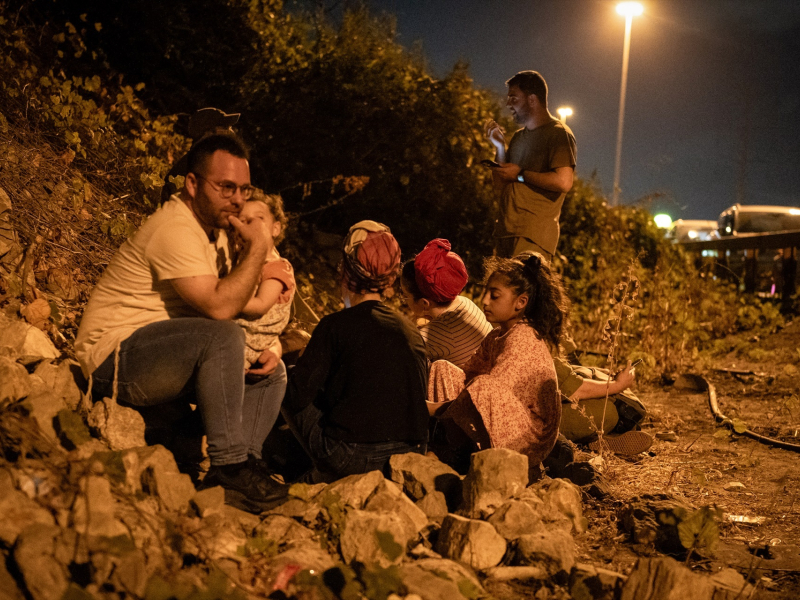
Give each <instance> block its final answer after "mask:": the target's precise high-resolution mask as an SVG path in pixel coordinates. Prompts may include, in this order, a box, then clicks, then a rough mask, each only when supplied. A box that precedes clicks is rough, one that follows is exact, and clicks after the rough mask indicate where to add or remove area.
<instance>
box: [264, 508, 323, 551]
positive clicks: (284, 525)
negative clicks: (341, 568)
mask: <svg viewBox="0 0 800 600" xmlns="http://www.w3.org/2000/svg"><path fill="white" fill-rule="evenodd" d="M253 533H254V535H257V536H260V537H263V538H265V539H268V540H273V541H275V542H276V543H278V544H282V543H288V544H289V545H297V544H299V543H302V542H308V541H313V540H314V539H315V538H316V534H315V533H314V532H313V531H312V530H311V529H309V528H308V527H303V526H302V525H301V524H300V523H298V522H297V521H295V520H294V519H290V518H289V517H284V516H283V515H269V516H267V517H266V518H265V519H264V520H263V521H261V522H260V523H259V524H258V525H257V526H256V527H255V530H254V531H253Z"/></svg>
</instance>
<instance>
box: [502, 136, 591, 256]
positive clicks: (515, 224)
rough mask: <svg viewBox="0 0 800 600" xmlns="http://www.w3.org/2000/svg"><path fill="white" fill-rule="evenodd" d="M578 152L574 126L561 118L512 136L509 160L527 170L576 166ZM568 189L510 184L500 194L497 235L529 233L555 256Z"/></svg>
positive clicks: (536, 242) (519, 235)
mask: <svg viewBox="0 0 800 600" xmlns="http://www.w3.org/2000/svg"><path fill="white" fill-rule="evenodd" d="M576 154H577V149H576V144H575V136H574V135H572V130H570V128H569V127H567V126H566V125H565V124H564V123H562V122H561V121H558V120H553V121H550V122H549V123H545V124H544V125H540V126H539V127H537V128H536V129H527V128H525V127H523V128H522V129H520V130H519V131H517V132H516V133H515V134H514V137H512V138H511V143H510V144H509V145H508V152H507V154H506V160H507V161H508V162H509V163H513V164H515V165H519V167H520V168H521V169H522V170H523V171H534V172H536V173H547V172H549V171H553V170H555V169H558V168H559V167H572V168H573V169H574V168H575V164H576V163H575V157H576ZM565 197H566V193H563V192H554V191H550V190H546V189H544V188H540V187H536V186H535V185H530V184H528V183H521V182H516V181H515V182H512V183H508V184H506V186H505V187H504V188H503V192H502V195H501V198H500V218H499V219H498V220H497V224H496V226H495V232H494V236H495V237H497V238H504V237H525V238H528V239H529V240H531V241H532V242H534V243H535V244H536V245H537V246H539V247H540V248H541V249H542V250H544V251H545V252H547V253H549V254H550V255H551V256H552V255H553V254H555V251H556V244H557V243H558V235H559V233H560V228H559V225H558V218H559V216H560V215H561V206H562V204H564V198H565Z"/></svg>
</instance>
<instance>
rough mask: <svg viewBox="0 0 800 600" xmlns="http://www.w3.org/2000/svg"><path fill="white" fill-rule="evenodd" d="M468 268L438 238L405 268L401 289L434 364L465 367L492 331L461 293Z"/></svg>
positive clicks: (482, 315)
mask: <svg viewBox="0 0 800 600" xmlns="http://www.w3.org/2000/svg"><path fill="white" fill-rule="evenodd" d="M468 279H469V276H468V275H467V268H466V267H465V266H464V262H463V261H462V260H461V257H460V256H458V254H456V253H455V252H452V251H451V250H450V242H448V241H447V240H443V239H435V240H432V241H430V242H428V244H427V245H426V246H425V249H424V250H423V251H422V252H420V253H419V254H418V255H417V256H416V258H414V259H413V260H409V261H407V262H406V263H405V264H404V265H403V271H402V275H401V277H400V286H401V288H402V290H403V295H404V296H405V303H406V306H407V307H408V309H409V310H410V311H411V312H412V313H413V314H414V316H415V317H417V318H419V319H429V320H428V322H427V323H425V324H424V325H422V326H421V327H420V333H421V334H422V339H423V340H425V348H426V350H427V352H428V358H429V359H430V360H431V361H435V360H442V359H443V360H447V361H449V362H451V363H453V364H454V365H456V366H458V367H463V366H464V365H465V364H466V363H467V361H468V360H469V358H470V357H471V356H472V355H473V354H474V353H475V350H477V349H478V346H480V344H481V342H482V341H483V338H485V337H486V336H487V334H488V333H489V332H490V331H491V330H492V326H491V325H490V324H489V322H488V321H487V320H486V317H485V316H484V314H483V311H482V310H481V309H480V308H478V307H477V306H476V304H475V303H474V302H473V301H472V300H470V299H469V298H465V297H464V296H460V295H459V294H460V293H461V292H462V290H463V289H464V286H465V285H467V280H468Z"/></svg>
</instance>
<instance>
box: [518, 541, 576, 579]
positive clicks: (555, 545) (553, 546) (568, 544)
mask: <svg viewBox="0 0 800 600" xmlns="http://www.w3.org/2000/svg"><path fill="white" fill-rule="evenodd" d="M516 557H517V560H518V561H519V563H520V564H522V565H534V566H538V567H541V568H543V569H544V570H545V571H547V573H548V574H549V575H550V576H551V577H553V576H557V575H558V576H563V577H564V578H565V577H566V575H567V574H568V573H569V572H570V571H571V570H572V567H573V566H574V565H575V542H574V540H573V539H572V536H571V535H570V534H569V533H567V532H566V531H563V530H560V529H542V530H539V531H537V532H535V533H528V534H526V535H523V536H520V537H519V538H518V539H517V554H516Z"/></svg>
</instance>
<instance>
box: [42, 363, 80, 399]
mask: <svg viewBox="0 0 800 600" xmlns="http://www.w3.org/2000/svg"><path fill="white" fill-rule="evenodd" d="M34 375H37V376H38V377H39V378H41V380H42V382H43V383H44V385H46V386H47V387H48V388H50V389H51V390H52V392H53V393H54V394H55V395H56V396H58V397H59V398H61V399H62V400H63V401H64V402H65V403H66V405H67V406H68V407H69V408H71V409H72V410H75V409H77V408H78V405H79V404H80V403H81V400H82V399H83V392H82V391H81V390H82V386H84V385H85V382H84V380H83V373H82V372H81V367H80V365H79V364H78V363H77V362H75V361H74V360H65V361H63V362H62V363H61V364H59V365H54V364H53V363H51V362H42V363H41V364H39V365H38V366H37V367H36V370H35V371H34Z"/></svg>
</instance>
